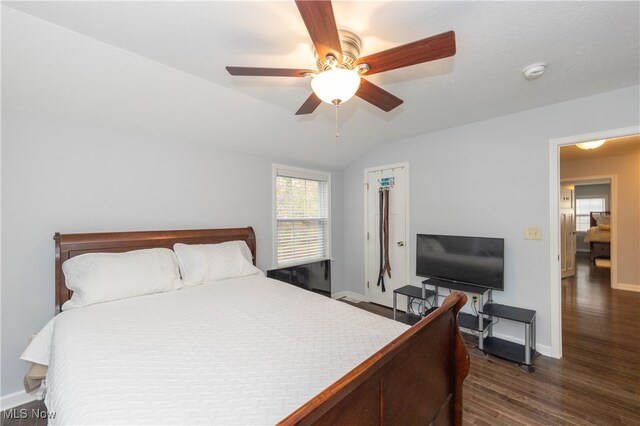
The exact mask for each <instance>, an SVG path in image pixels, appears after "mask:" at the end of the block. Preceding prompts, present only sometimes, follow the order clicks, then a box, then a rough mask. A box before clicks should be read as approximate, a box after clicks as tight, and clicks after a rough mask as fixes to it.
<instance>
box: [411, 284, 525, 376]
mask: <svg viewBox="0 0 640 426" xmlns="http://www.w3.org/2000/svg"><path fill="white" fill-rule="evenodd" d="M425 285H430V286H433V287H434V293H435V297H434V306H437V305H438V291H439V289H440V288H448V289H449V290H456V291H462V292H464V293H470V294H473V295H478V296H479V298H480V303H479V305H478V306H479V308H478V315H471V314H467V313H464V312H459V313H458V325H459V326H460V328H464V329H467V330H470V331H472V332H477V333H478V349H480V350H481V351H482V352H484V353H485V354H491V355H494V356H497V357H499V358H504V359H506V360H509V361H512V362H515V363H517V364H518V365H519V366H520V367H522V368H523V369H524V370H525V371H527V372H529V373H532V372H533V371H534V369H533V358H534V356H535V354H536V311H533V310H530V309H522V308H516V307H514V306H507V305H500V304H497V303H494V302H493V290H491V289H488V288H483V287H476V286H473V285H468V284H461V283H455V282H450V281H443V280H438V279H434V278H429V279H426V280H424V281H422V286H423V288H424V286H425ZM494 318H500V319H504V320H509V321H515V322H519V323H522V324H524V344H523V345H521V344H518V343H513V342H510V341H508V340H504V339H499V338H497V337H494V336H493V324H494V321H493V319H494Z"/></svg>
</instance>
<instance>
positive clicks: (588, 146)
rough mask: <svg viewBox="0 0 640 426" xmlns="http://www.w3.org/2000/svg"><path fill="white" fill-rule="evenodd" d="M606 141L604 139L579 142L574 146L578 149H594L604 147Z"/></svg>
mask: <svg viewBox="0 0 640 426" xmlns="http://www.w3.org/2000/svg"><path fill="white" fill-rule="evenodd" d="M606 141H607V140H606V139H600V140H599V141H591V142H581V143H577V144H576V146H577V147H578V148H580V149H596V148H599V147H601V146H602V145H604V143H605V142H606Z"/></svg>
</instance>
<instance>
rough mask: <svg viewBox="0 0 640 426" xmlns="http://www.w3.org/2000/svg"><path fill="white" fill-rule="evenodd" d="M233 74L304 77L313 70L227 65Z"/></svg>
mask: <svg viewBox="0 0 640 426" xmlns="http://www.w3.org/2000/svg"><path fill="white" fill-rule="evenodd" d="M227 71H229V74H231V75H253V76H264V77H304V76H305V74H307V73H315V71H312V70H298V69H291V68H255V67H227Z"/></svg>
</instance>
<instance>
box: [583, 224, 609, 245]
mask: <svg viewBox="0 0 640 426" xmlns="http://www.w3.org/2000/svg"><path fill="white" fill-rule="evenodd" d="M591 241H598V242H607V243H608V242H611V231H610V230H609V229H601V228H600V227H599V226H592V227H591V228H589V229H587V233H586V234H585V236H584V242H585V243H587V244H588V243H590V242H591Z"/></svg>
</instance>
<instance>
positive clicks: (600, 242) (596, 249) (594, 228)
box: [584, 212, 611, 262]
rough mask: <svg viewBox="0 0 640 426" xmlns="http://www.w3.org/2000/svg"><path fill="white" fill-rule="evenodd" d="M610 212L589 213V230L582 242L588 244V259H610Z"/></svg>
mask: <svg viewBox="0 0 640 426" xmlns="http://www.w3.org/2000/svg"><path fill="white" fill-rule="evenodd" d="M610 222H611V212H590V213H589V229H588V230H587V232H586V234H585V237H584V242H585V243H587V244H589V259H590V260H591V261H592V262H594V261H595V260H596V259H597V258H606V259H609V258H610V257H611V223H610Z"/></svg>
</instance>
